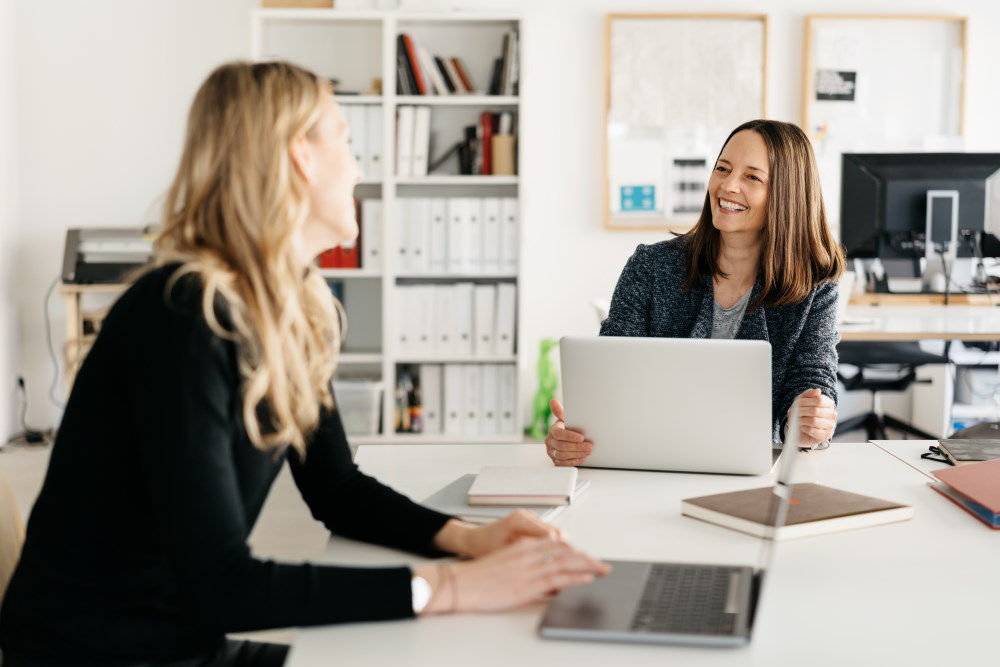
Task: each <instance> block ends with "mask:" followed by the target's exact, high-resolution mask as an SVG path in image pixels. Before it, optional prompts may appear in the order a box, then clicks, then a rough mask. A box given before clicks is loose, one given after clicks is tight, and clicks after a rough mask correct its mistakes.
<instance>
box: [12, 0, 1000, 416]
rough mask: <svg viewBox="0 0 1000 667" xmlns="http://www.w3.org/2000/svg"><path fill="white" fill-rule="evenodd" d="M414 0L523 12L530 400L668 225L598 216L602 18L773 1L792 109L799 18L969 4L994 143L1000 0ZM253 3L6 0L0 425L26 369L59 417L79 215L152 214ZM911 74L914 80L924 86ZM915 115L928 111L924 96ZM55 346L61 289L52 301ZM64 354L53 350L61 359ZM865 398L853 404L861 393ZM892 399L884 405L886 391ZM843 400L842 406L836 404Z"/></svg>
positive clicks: (970, 73)
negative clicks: (638, 254) (69, 265)
mask: <svg viewBox="0 0 1000 667" xmlns="http://www.w3.org/2000/svg"><path fill="white" fill-rule="evenodd" d="M405 5H406V6H407V7H409V8H421V9H423V8H428V9H435V8H437V9H447V8H451V7H460V8H462V9H469V10H475V9H505V10H513V11H516V12H519V13H521V14H522V16H523V19H524V23H523V47H522V48H523V51H522V63H523V65H522V67H523V70H524V71H525V73H526V74H525V77H524V79H523V83H522V91H521V92H522V99H523V102H522V106H521V116H520V128H519V131H520V147H521V151H522V155H521V157H522V159H521V165H522V172H521V186H520V187H521V196H522V205H523V209H522V215H523V224H522V234H523V255H522V259H523V263H522V267H521V273H520V275H521V277H520V280H521V283H520V286H521V290H520V292H521V299H522V304H521V315H522V323H521V328H520V333H521V340H520V345H521V346H522V347H521V349H522V350H524V351H525V354H524V355H523V357H522V362H521V368H520V373H521V376H522V387H527V388H529V389H528V390H526V391H522V393H521V397H520V398H521V402H522V403H523V404H525V405H526V404H527V403H528V401H530V398H531V391H530V389H532V388H533V387H534V383H533V382H532V380H531V378H532V376H533V374H534V359H535V355H536V350H537V348H538V341H539V340H540V339H541V338H544V337H554V336H555V337H557V336H560V335H564V334H588V333H594V332H595V331H596V318H595V315H594V310H593V308H592V307H591V306H590V304H589V302H590V300H591V299H593V298H594V297H603V298H608V297H610V295H611V291H612V289H613V287H614V284H615V281H616V280H617V277H618V274H619V272H620V270H621V268H622V266H623V265H624V262H625V260H626V258H627V257H628V256H629V255H630V254H631V252H632V251H633V249H634V248H635V246H636V244H638V243H648V242H655V241H657V240H659V239H660V238H662V237H663V236H662V234H661V233H660V232H651V231H646V232H614V233H612V232H608V231H607V230H605V228H604V226H603V197H602V190H603V178H604V174H603V168H602V164H603V152H604V138H603V137H604V129H603V124H604V121H605V117H604V106H603V104H602V96H603V94H604V74H603V73H604V15H605V14H606V13H608V12H612V11H614V12H626V11H628V12H641V11H650V12H663V13H669V12H696V11H706V12H725V11H733V12H747V11H752V12H755V13H762V14H768V15H769V21H770V24H769V34H768V42H769V53H768V82H767V110H768V116H769V117H771V118H775V119H779V120H787V121H792V122H796V123H798V122H800V120H801V99H802V96H801V82H802V40H803V27H804V21H803V17H804V16H805V15H807V14H811V13H821V12H827V11H836V12H838V13H852V12H855V13H865V14H872V13H894V14H942V13H947V14H954V15H963V16H967V17H968V19H969V32H968V45H967V48H968V51H967V56H968V69H967V79H966V91H967V93H966V94H967V97H966V105H965V109H966V112H965V130H966V132H965V145H964V150H967V151H1000V122H998V115H997V111H996V110H997V109H1000V87H998V86H997V85H996V83H995V73H994V70H995V67H996V63H1000V42H998V40H996V39H995V35H994V33H995V30H996V27H997V26H998V25H1000V5H998V4H995V3H989V2H983V1H982V0H953V1H952V2H950V3H948V4H947V6H944V5H943V3H941V2H940V1H933V2H931V1H913V2H900V1H891V0H881V1H880V0H867V1H852V2H841V3H837V4H836V6H833V5H830V4H829V3H824V2H813V1H801V0H761V1H760V2H758V3H756V4H754V5H753V6H746V5H745V4H741V3H733V2H712V3H708V4H706V3H691V2H672V1H659V2H652V1H648V2H629V3H622V2H620V1H616V0H541V1H539V0H532V1H529V0H523V1H522V0H506V1H505V0H484V1H479V0H467V1H464V2H458V1H452V2H444V1H441V2H438V1H436V0H427V1H425V2H419V3H416V2H412V1H411V2H407V3H405ZM257 6H259V2H258V0H88V1H86V2H83V1H81V0H0V431H2V432H3V433H11V432H13V431H15V430H17V429H18V428H19V415H18V414H17V398H16V394H15V378H16V377H17V376H18V375H23V376H24V377H25V379H26V380H27V382H28V392H29V393H28V398H29V411H28V415H27V418H28V421H29V422H30V423H32V424H34V425H37V426H51V425H54V424H56V423H57V422H58V418H59V409H58V408H57V407H56V406H55V405H54V404H53V403H52V402H51V401H50V400H49V399H48V397H47V394H48V389H49V383H50V380H51V376H52V372H53V362H52V360H51V359H50V356H49V352H48V349H47V343H46V337H45V328H46V325H45V320H44V317H43V300H44V297H45V294H46V290H47V289H48V288H49V286H50V285H51V283H52V281H53V280H54V279H55V278H56V277H57V275H58V274H59V270H60V263H61V258H62V250H63V242H64V237H65V230H66V228H67V227H70V226H135V225H137V224H145V223H148V222H152V221H155V220H156V219H157V217H158V215H159V210H158V208H159V205H160V197H161V195H162V193H163V192H164V190H165V189H166V187H167V185H168V184H169V181H170V179H171V176H172V173H173V169H174V167H175V165H176V160H177V158H178V154H179V151H180V147H181V141H182V135H183V129H184V120H185V114H186V111H187V108H188V105H189V104H190V102H191V99H192V96H193V94H194V92H195V89H196V88H197V86H198V85H199V84H200V83H201V81H202V80H203V79H204V77H205V76H206V74H207V73H208V72H209V71H210V70H211V69H212V68H213V67H215V66H216V65H217V64H219V63H221V62H223V61H226V60H230V59H235V58H247V57H249V55H250V29H249V21H250V19H249V10H250V9H251V8H253V7H257ZM918 83H919V82H915V85H917V84H918ZM914 113H919V110H914ZM48 311H49V313H50V316H51V323H50V328H51V331H52V334H53V344H54V346H55V349H56V351H57V354H59V350H60V349H61V346H62V343H63V332H64V331H65V326H64V324H63V318H64V312H63V308H62V305H61V303H60V300H59V299H58V298H55V297H53V298H52V299H51V300H50V301H49V303H48ZM60 365H61V364H60ZM866 400H867V399H866V398H865V397H864V396H861V397H859V402H858V405H859V407H861V406H864V404H865V402H866ZM887 405H888V404H887ZM844 407H845V408H846V409H847V411H853V410H851V407H850V406H849V405H845V406H844Z"/></svg>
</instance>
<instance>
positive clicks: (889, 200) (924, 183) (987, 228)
mask: <svg viewBox="0 0 1000 667" xmlns="http://www.w3.org/2000/svg"><path fill="white" fill-rule="evenodd" d="M929 191H931V192H932V193H933V192H934V191H946V192H948V193H954V195H955V197H954V198H952V197H950V196H949V200H950V201H951V203H949V204H948V206H949V208H947V210H945V211H944V212H943V214H941V215H944V216H946V219H950V218H951V216H952V215H953V214H954V212H955V208H957V225H956V226H957V243H955V244H952V245H951V248H950V251H951V256H953V257H954V256H957V257H974V256H975V255H976V250H975V246H974V245H973V241H975V242H980V241H982V240H983V238H982V235H980V233H981V232H986V236H987V237H988V238H990V237H991V235H993V237H995V236H996V235H998V232H1000V153H844V156H843V162H842V180H841V191H840V192H841V195H840V241H841V243H843V244H844V248H845V249H846V250H847V255H848V257H851V258H872V257H878V258H880V259H914V260H915V259H918V258H920V257H925V256H927V255H928V254H930V253H932V252H933V250H934V248H933V244H930V245H929V244H928V243H927V237H926V234H927V229H928V227H929V226H932V227H933V229H935V230H940V229H941V223H940V218H941V215H938V216H937V219H934V220H932V219H933V218H935V214H936V211H937V208H938V207H939V206H940V202H941V201H942V199H941V195H940V194H938V195H934V194H932V195H931V196H930V197H929V196H928V192H929ZM928 202H932V204H931V206H932V209H931V211H930V212H931V215H928ZM956 202H957V207H956V206H955V203H956ZM952 207H953V208H952ZM947 227H950V224H949V225H947V226H946V227H945V233H944V234H943V236H938V235H937V234H938V233H939V232H936V233H935V238H934V239H933V241H939V242H940V241H941V240H942V239H946V238H947V237H948V233H947ZM991 240H995V238H991ZM986 245H987V247H990V248H992V247H994V246H995V244H992V243H989V242H987V244H986Z"/></svg>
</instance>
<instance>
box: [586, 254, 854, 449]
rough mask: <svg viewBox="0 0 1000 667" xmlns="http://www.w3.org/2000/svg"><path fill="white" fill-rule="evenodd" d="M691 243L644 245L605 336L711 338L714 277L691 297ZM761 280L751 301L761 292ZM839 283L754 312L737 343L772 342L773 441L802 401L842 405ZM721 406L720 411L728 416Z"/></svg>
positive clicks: (620, 289) (622, 281)
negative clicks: (687, 286) (812, 397)
mask: <svg viewBox="0 0 1000 667" xmlns="http://www.w3.org/2000/svg"><path fill="white" fill-rule="evenodd" d="M686 244H687V241H686V239H684V238H683V237H680V238H676V239H671V240H669V241H661V242H659V243H654V244H652V245H648V246H647V245H640V246H639V247H638V248H636V250H635V253H634V254H633V255H632V257H631V258H629V260H628V262H627V263H626V264H625V269H624V270H623V271H622V274H621V277H620V278H619V279H618V285H617V287H615V293H614V296H613V297H612V299H611V310H610V312H609V314H608V318H607V319H606V320H604V322H603V323H602V324H601V335H602V336H650V337H664V338H709V337H711V335H712V321H713V304H714V303H715V296H714V293H713V287H712V280H711V277H710V276H707V275H705V276H702V278H703V280H702V285H703V288H702V289H696V290H691V291H685V290H684V288H683V287H682V285H683V284H684V278H685V275H686V271H687V262H686V255H685V246H686ZM761 289H762V285H761V282H760V280H759V279H758V280H757V282H756V283H754V286H753V288H752V289H751V290H750V297H749V302H750V303H753V302H754V300H755V299H756V298H757V296H758V295H759V294H760V292H761ZM836 317H837V285H836V283H830V282H825V283H823V284H821V285H818V286H816V287H814V288H813V289H812V291H811V292H810V293H809V296H808V297H806V299H805V300H804V301H802V302H801V303H797V304H790V305H784V306H774V307H773V308H757V309H756V310H752V311H748V312H747V313H746V315H745V316H744V317H743V320H742V322H741V323H740V325H739V328H738V329H737V331H736V335H735V338H736V339H744V340H765V341H768V342H769V343H770V344H771V416H772V424H773V433H772V436H773V438H774V441H775V442H779V441H780V439H781V436H780V434H781V428H782V426H783V425H784V419H785V415H786V413H787V412H788V408H789V407H791V405H792V401H793V400H794V399H795V397H796V396H798V395H799V394H801V393H802V392H804V391H805V390H807V389H812V388H818V389H819V390H820V391H822V392H823V393H824V394H825V395H827V396H829V397H830V398H831V399H833V401H834V403H836V401H837V347H836V346H837V342H838V341H839V340H840V334H839V333H837V320H836ZM724 409H725V408H724V406H720V410H724Z"/></svg>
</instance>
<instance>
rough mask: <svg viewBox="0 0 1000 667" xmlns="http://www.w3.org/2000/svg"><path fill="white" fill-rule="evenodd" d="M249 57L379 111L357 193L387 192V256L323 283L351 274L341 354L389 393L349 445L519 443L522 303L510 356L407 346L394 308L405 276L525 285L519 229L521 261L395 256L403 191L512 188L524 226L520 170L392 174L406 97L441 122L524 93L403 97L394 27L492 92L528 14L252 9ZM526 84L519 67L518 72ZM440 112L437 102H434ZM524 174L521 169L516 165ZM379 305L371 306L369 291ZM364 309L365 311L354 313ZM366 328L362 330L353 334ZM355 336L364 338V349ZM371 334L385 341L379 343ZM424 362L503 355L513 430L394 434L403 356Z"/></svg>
mask: <svg viewBox="0 0 1000 667" xmlns="http://www.w3.org/2000/svg"><path fill="white" fill-rule="evenodd" d="M250 23H251V26H250V38H251V55H252V58H253V59H256V60H261V59H269V58H282V59H286V60H289V61H291V62H294V63H297V64H300V65H302V66H304V67H307V68H309V69H311V70H313V71H315V72H316V73H317V74H319V75H320V76H323V77H327V78H338V79H340V80H341V82H342V87H343V88H344V89H345V90H357V91H359V92H360V93H362V94H358V95H336V96H335V97H336V100H337V102H338V103H339V104H341V105H344V106H347V105H377V106H380V107H381V110H382V164H383V175H382V177H381V178H379V179H365V180H363V181H362V182H361V184H359V187H358V190H357V192H356V196H358V197H360V198H366V199H367V198H374V199H380V200H381V201H382V204H383V206H382V210H383V220H382V228H381V233H382V240H381V241H382V242H381V247H382V250H383V252H382V261H383V266H382V269H381V270H377V271H376V270H371V269H368V268H365V267H364V266H362V268H360V269H322V270H321V274H322V275H323V276H324V277H325V278H326V279H328V280H331V281H332V280H337V281H342V282H343V283H344V291H345V299H344V302H345V303H344V305H345V308H346V310H347V319H348V333H347V340H346V343H345V348H344V350H343V352H342V354H341V361H340V364H341V365H340V367H339V371H338V372H341V371H342V372H344V373H345V374H350V375H351V376H352V377H354V376H356V375H357V373H358V372H362V373H364V372H366V371H371V372H373V376H374V373H378V378H377V379H380V380H381V381H382V382H383V383H384V385H385V395H384V397H383V401H382V414H381V424H382V433H380V434H377V435H364V436H359V435H353V436H350V441H351V445H352V446H357V445H361V444H387V443H392V444H399V443H420V444H428V443H496V442H511V441H522V440H523V435H522V433H521V429H522V428H523V424H524V418H523V416H522V414H521V412H522V411H521V404H522V402H523V401H522V391H523V387H522V386H521V385H522V382H521V380H520V377H521V372H520V369H522V368H524V367H526V366H527V364H526V363H525V357H524V351H522V350H521V348H520V339H521V337H520V319H521V318H520V304H521V295H520V293H519V294H518V298H517V304H518V305H517V316H516V320H515V345H516V346H517V347H516V348H515V354H514V355H512V356H507V355H504V356H496V355H478V356H472V357H464V356H463V357H419V358H416V357H412V356H406V355H401V354H399V353H398V351H397V350H396V346H395V344H394V341H395V332H396V330H397V322H396V312H397V310H398V309H397V307H396V306H397V299H398V297H399V290H398V288H399V286H400V282H399V281H404V283H403V284H406V285H412V284H415V283H416V284H419V283H420V282H421V281H424V280H426V281H427V282H428V283H432V284H442V283H444V284H448V283H451V282H468V281H476V282H480V283H481V282H507V283H510V282H514V284H515V285H517V286H518V289H519V290H520V266H521V261H522V257H523V252H522V247H521V246H522V245H523V244H522V242H521V240H520V239H521V238H522V236H523V234H521V233H520V230H519V234H518V239H519V240H518V243H519V248H518V269H517V270H516V271H513V272H512V271H501V272H490V273H461V274H459V273H447V272H433V273H413V272H406V271H403V270H402V269H401V267H400V266H399V265H398V258H397V256H396V253H395V252H390V251H389V250H388V249H391V248H395V247H396V246H395V245H394V241H395V238H394V236H395V233H394V230H395V228H396V222H397V221H396V220H395V218H394V215H395V212H396V208H395V204H396V201H397V199H399V198H405V197H513V198H516V199H517V201H518V211H519V215H518V225H519V226H520V227H521V229H523V224H522V222H521V220H522V219H523V200H522V197H521V194H520V187H519V182H520V181H519V178H518V177H517V176H462V175H430V176H419V177H397V176H396V175H395V173H394V170H393V169H392V168H391V167H392V166H393V165H395V162H396V160H395V155H396V151H395V142H396V131H395V127H396V111H397V108H398V107H399V106H404V105H419V106H429V107H432V112H431V113H432V117H433V115H434V114H436V113H441V114H448V115H447V116H446V117H443V118H442V120H443V121H445V122H447V121H450V120H452V119H453V118H454V120H455V122H456V124H460V125H461V124H470V123H468V122H465V120H466V119H465V117H464V116H463V114H471V113H478V112H480V111H487V110H489V111H504V110H509V111H513V112H515V114H516V115H518V116H519V115H520V114H519V112H520V106H521V99H520V97H519V96H510V95H507V96H501V95H482V94H466V95H460V94H455V95H398V94H397V92H396V36H397V35H398V34H399V33H401V32H406V33H410V34H412V35H413V36H414V37H415V38H417V39H418V40H420V41H421V43H422V44H424V45H425V46H426V47H427V48H428V50H430V51H432V52H434V51H435V50H436V49H441V50H442V53H447V54H448V55H458V56H460V57H461V58H462V59H463V60H464V61H465V63H466V65H467V67H468V69H469V71H470V76H471V77H472V79H473V83H474V84H475V85H476V86H477V88H482V89H485V88H487V87H488V85H489V75H490V70H489V69H488V64H490V63H492V59H493V58H495V57H497V56H498V55H500V47H501V44H502V36H503V33H504V32H505V31H508V30H512V29H517V30H518V32H519V33H520V39H522V40H523V39H524V33H523V31H522V30H521V18H520V17H519V16H518V15H516V14H511V13H505V12H499V13H498V12H460V11H459V12H456V11H450V12H426V13H425V12H414V11H405V10H395V11H394V10H389V11H353V10H337V9H263V8H262V9H253V10H251V20H250ZM520 76H521V79H522V81H523V77H524V74H523V67H522V69H521V72H520ZM375 77H379V78H381V80H382V94H380V95H373V94H369V93H370V89H371V86H370V83H371V80H372V79H373V78H375ZM435 110H438V111H435ZM516 171H517V172H518V173H520V172H521V169H520V167H519V166H518V168H517V170H516ZM376 299H377V300H378V302H379V303H378V304H377V305H376V304H374V303H373V301H374V300H376ZM359 311H361V312H359ZM358 327H361V328H362V329H363V331H360V332H359V331H358ZM359 341H361V342H362V343H363V345H362V346H361V347H363V348H364V349H356V348H358V345H359ZM375 343H378V346H377V349H374V348H375ZM422 363H433V364H439V363H461V364H505V365H511V366H513V367H514V368H515V374H516V377H517V383H516V384H517V388H518V389H517V395H516V397H515V414H514V424H515V426H516V430H515V432H510V433H499V434H490V435H480V434H463V435H454V434H443V433H439V434H423V433H395V432H394V429H393V427H394V424H393V417H394V407H395V401H394V395H395V391H394V390H395V385H396V374H397V365H399V364H409V365H416V364H422Z"/></svg>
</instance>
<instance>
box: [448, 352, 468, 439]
mask: <svg viewBox="0 0 1000 667" xmlns="http://www.w3.org/2000/svg"><path fill="white" fill-rule="evenodd" d="M443 374H444V431H443V432H444V433H446V434H448V435H461V434H463V433H465V432H466V427H465V410H464V401H463V394H464V393H465V372H464V367H463V366H462V364H445V365H444V371H443Z"/></svg>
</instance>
